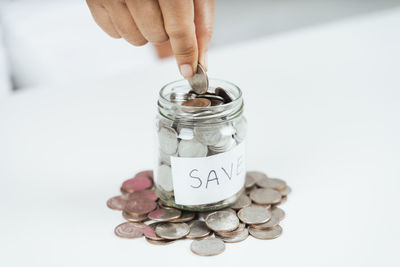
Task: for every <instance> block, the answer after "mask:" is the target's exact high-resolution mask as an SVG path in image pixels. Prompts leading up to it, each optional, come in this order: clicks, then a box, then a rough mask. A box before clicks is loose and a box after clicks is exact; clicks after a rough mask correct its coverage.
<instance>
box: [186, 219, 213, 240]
mask: <svg viewBox="0 0 400 267" xmlns="http://www.w3.org/2000/svg"><path fill="white" fill-rule="evenodd" d="M189 227H190V232H189V234H188V235H187V236H186V238H188V239H198V238H203V237H206V236H208V235H210V233H211V231H210V229H208V227H207V225H206V223H205V222H204V221H200V220H194V221H191V222H190V223H189Z"/></svg>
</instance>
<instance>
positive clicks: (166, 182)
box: [157, 165, 174, 192]
mask: <svg viewBox="0 0 400 267" xmlns="http://www.w3.org/2000/svg"><path fill="white" fill-rule="evenodd" d="M157 184H158V185H159V186H161V187H162V188H163V189H164V190H165V191H168V192H170V191H173V190H174V185H173V182H172V172H171V168H170V167H169V166H167V165H161V166H159V167H158V174H157Z"/></svg>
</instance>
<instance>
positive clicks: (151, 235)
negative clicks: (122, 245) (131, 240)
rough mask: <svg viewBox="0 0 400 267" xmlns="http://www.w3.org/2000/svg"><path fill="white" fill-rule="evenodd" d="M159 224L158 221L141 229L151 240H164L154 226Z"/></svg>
mask: <svg viewBox="0 0 400 267" xmlns="http://www.w3.org/2000/svg"><path fill="white" fill-rule="evenodd" d="M159 224H160V223H159V222H155V223H151V224H149V225H148V226H147V227H146V228H145V229H144V231H143V234H144V236H145V237H147V238H149V239H152V240H165V239H164V238H162V237H159V236H158V235H157V234H156V227H157V225H159Z"/></svg>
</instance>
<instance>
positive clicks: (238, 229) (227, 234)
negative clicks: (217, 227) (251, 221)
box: [215, 223, 246, 237]
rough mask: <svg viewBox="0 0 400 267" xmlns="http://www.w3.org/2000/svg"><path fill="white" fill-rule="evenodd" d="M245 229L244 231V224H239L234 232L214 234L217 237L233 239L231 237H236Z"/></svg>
mask: <svg viewBox="0 0 400 267" xmlns="http://www.w3.org/2000/svg"><path fill="white" fill-rule="evenodd" d="M245 229H246V224H244V223H240V224H239V226H238V228H236V229H235V230H233V231H231V232H215V233H216V234H218V235H219V236H223V237H233V236H236V235H238V234H239V233H241V232H243V231H244V230H245Z"/></svg>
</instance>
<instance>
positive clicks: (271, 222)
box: [250, 214, 281, 229]
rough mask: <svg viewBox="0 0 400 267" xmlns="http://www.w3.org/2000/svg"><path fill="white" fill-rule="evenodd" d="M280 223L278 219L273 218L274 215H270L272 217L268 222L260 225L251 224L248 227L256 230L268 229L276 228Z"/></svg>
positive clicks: (276, 217)
mask: <svg viewBox="0 0 400 267" xmlns="http://www.w3.org/2000/svg"><path fill="white" fill-rule="evenodd" d="M280 222H281V220H280V219H279V217H278V216H274V214H272V217H271V219H270V220H269V221H268V222H266V223H261V224H252V225H250V226H251V227H253V228H257V229H268V228H271V227H274V226H277V225H278V224H279V223H280Z"/></svg>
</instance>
